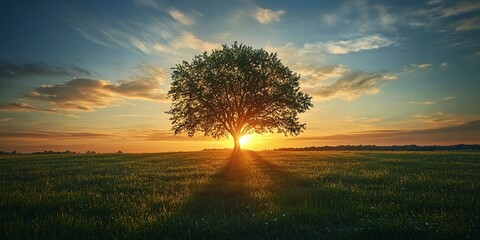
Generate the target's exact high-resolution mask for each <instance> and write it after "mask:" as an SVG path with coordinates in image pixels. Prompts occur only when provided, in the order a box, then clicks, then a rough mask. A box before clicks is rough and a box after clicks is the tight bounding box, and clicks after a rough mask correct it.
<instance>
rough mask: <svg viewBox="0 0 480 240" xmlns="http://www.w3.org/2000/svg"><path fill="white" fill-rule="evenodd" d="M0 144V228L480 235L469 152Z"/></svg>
mask: <svg viewBox="0 0 480 240" xmlns="http://www.w3.org/2000/svg"><path fill="white" fill-rule="evenodd" d="M229 154H230V152H229V151H226V150H225V151H223V150H215V151H201V152H188V153H158V154H96V155H83V154H69V155H20V154H17V155H1V156H0V181H1V182H0V224H1V230H0V239H17V238H20V239H26V238H42V239H73V238H81V239H103V238H120V239H132V238H136V239H149V238H151V239H237V238H243V239H293V238H295V239H337V238H355V239H358V238H377V239H386V238H392V239H421V238H432V239H438V238H457V239H458V238H461V239H468V238H471V239H480V230H479V229H480V153H475V152H275V151H265V152H252V151H244V152H243V153H242V155H240V156H239V157H237V158H234V159H230V158H229Z"/></svg>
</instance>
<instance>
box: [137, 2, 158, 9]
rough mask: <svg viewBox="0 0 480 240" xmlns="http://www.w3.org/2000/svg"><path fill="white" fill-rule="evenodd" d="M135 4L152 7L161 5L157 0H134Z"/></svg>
mask: <svg viewBox="0 0 480 240" xmlns="http://www.w3.org/2000/svg"><path fill="white" fill-rule="evenodd" d="M133 4H134V5H135V6H137V7H140V6H145V7H151V8H159V7H160V5H159V4H158V2H157V1H156V0H133Z"/></svg>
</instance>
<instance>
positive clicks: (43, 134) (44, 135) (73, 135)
mask: <svg viewBox="0 0 480 240" xmlns="http://www.w3.org/2000/svg"><path fill="white" fill-rule="evenodd" d="M0 135H1V136H3V137H5V138H40V139H49V138H69V139H82V138H108V137H112V136H114V135H110V134H104V133H88V132H50V131H35V132H0Z"/></svg>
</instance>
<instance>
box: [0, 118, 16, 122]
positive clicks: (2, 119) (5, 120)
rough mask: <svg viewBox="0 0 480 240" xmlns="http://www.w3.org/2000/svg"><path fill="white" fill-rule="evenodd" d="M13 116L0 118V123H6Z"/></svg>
mask: <svg viewBox="0 0 480 240" xmlns="http://www.w3.org/2000/svg"><path fill="white" fill-rule="evenodd" d="M12 119H13V118H0V123H6V122H10V121H12Z"/></svg>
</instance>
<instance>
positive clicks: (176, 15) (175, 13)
mask: <svg viewBox="0 0 480 240" xmlns="http://www.w3.org/2000/svg"><path fill="white" fill-rule="evenodd" d="M168 14H170V16H171V17H172V18H173V19H175V20H177V21H178V22H180V23H181V24H184V25H193V24H195V20H194V18H193V17H191V16H188V15H187V14H185V13H184V12H182V11H180V10H177V9H175V8H170V9H169V10H168Z"/></svg>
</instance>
